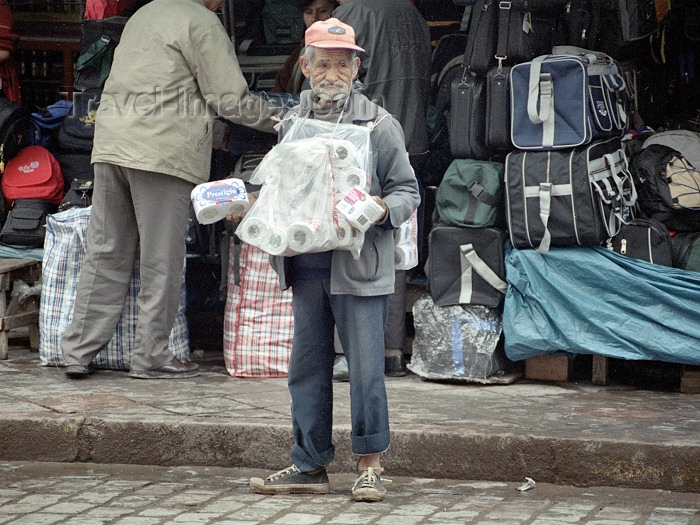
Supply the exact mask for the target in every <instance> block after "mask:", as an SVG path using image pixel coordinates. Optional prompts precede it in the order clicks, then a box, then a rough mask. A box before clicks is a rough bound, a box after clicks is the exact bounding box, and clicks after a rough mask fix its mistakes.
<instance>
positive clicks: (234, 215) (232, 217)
mask: <svg viewBox="0 0 700 525" xmlns="http://www.w3.org/2000/svg"><path fill="white" fill-rule="evenodd" d="M248 201H249V202H250V207H251V208H252V207H253V204H255V196H254V195H250V194H248ZM243 217H245V213H231V214H229V215H227V216H226V220H227V221H235V222H241V221H242V220H243Z"/></svg>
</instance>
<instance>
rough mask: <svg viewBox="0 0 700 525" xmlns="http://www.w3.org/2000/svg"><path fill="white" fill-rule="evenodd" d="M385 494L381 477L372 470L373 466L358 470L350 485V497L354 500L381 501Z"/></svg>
mask: <svg viewBox="0 0 700 525" xmlns="http://www.w3.org/2000/svg"><path fill="white" fill-rule="evenodd" d="M384 496H386V489H385V488H384V485H383V484H382V478H380V477H379V474H377V473H376V472H375V471H374V468H373V467H369V468H368V469H367V470H363V471H362V472H360V477H358V478H357V481H355V484H354V485H353V486H352V497H353V498H354V499H355V501H382V500H383V499H384Z"/></svg>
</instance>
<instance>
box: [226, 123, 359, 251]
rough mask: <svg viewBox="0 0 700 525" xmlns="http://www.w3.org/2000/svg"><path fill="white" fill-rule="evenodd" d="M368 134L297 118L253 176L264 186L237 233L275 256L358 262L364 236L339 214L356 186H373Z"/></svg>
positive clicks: (253, 178) (255, 180) (354, 129)
mask: <svg viewBox="0 0 700 525" xmlns="http://www.w3.org/2000/svg"><path fill="white" fill-rule="evenodd" d="M370 167H371V146H370V141H369V129H368V128H365V127H362V126H356V125H354V124H329V123H327V122H322V121H315V120H307V119H298V120H297V121H296V122H295V123H294V124H292V128H291V129H290V131H289V132H288V133H287V134H286V135H285V138H284V140H282V142H280V144H278V145H277V146H275V147H274V148H273V149H272V150H271V151H270V152H269V153H268V154H267V155H266V156H265V158H264V159H263V160H262V162H261V163H260V164H259V165H258V167H257V168H256V169H255V171H254V172H253V174H252V175H251V178H250V182H251V183H252V184H262V188H261V190H260V195H259V196H258V199H257V201H256V202H255V205H254V206H253V207H252V208H251V209H250V211H249V212H248V213H247V214H246V216H245V217H244V219H243V220H242V221H241V223H240V224H239V226H238V228H237V229H236V234H237V235H238V236H239V237H240V238H241V240H243V241H244V242H247V243H249V244H252V245H253V246H257V247H258V248H260V249H262V250H263V251H265V252H267V253H270V254H272V255H285V256H290V255H298V254H301V253H312V252H321V251H328V250H335V249H339V250H348V251H350V252H351V253H352V255H353V257H354V258H356V259H357V258H359V256H360V250H361V248H362V244H363V242H364V233H363V232H360V231H358V230H357V229H355V228H353V227H352V226H351V225H350V224H349V223H348V222H347V220H345V219H344V218H343V217H342V216H341V215H340V214H339V213H338V211H337V210H336V203H337V202H338V200H339V199H340V198H341V197H342V196H343V195H344V194H345V193H347V192H348V191H349V190H350V189H352V188H354V187H357V186H359V187H361V188H363V189H364V190H369V188H370V186H371V176H370V175H369V174H370V173H371V172H370Z"/></svg>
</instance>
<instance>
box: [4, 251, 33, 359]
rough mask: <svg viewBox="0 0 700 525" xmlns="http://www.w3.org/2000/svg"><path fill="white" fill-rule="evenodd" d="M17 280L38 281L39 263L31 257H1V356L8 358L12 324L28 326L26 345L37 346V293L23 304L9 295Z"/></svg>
mask: <svg viewBox="0 0 700 525" xmlns="http://www.w3.org/2000/svg"><path fill="white" fill-rule="evenodd" d="M16 281H24V282H25V283H26V284H27V285H29V286H33V285H35V284H38V283H40V282H41V263H40V262H39V261H37V260H34V259H4V258H2V259H0V359H7V347H8V335H9V332H10V330H12V329H13V328H19V327H24V326H27V327H29V346H30V347H31V348H32V349H33V350H37V349H38V348H39V296H37V295H30V296H29V297H28V298H27V299H26V300H25V301H24V302H23V303H22V304H20V302H19V298H18V297H17V296H12V295H11V293H12V288H13V286H14V285H15V282H16Z"/></svg>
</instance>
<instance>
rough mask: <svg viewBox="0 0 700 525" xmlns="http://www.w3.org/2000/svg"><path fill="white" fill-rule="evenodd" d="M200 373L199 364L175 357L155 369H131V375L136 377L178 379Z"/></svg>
mask: <svg viewBox="0 0 700 525" xmlns="http://www.w3.org/2000/svg"><path fill="white" fill-rule="evenodd" d="M198 375H199V365H198V364H197V363H193V362H192V361H187V362H185V361H180V360H179V359H178V358H177V357H173V358H172V359H171V360H170V362H169V363H167V364H166V365H163V366H161V367H160V368H156V369H155V370H131V371H130V372H129V377H135V378H136V379H176V378H180V377H183V378H184V377H195V376H198Z"/></svg>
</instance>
